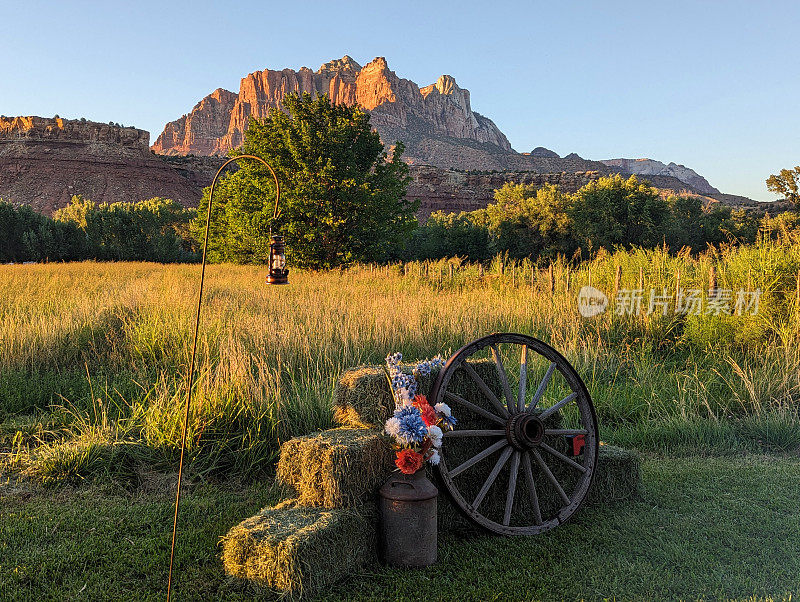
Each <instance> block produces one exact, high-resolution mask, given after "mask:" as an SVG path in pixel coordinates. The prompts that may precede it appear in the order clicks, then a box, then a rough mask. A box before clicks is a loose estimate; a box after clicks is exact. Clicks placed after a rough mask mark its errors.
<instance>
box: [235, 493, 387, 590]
mask: <svg viewBox="0 0 800 602" xmlns="http://www.w3.org/2000/svg"><path fill="white" fill-rule="evenodd" d="M375 542H376V513H375V511H374V508H373V507H372V506H371V505H370V506H369V507H362V508H358V509H354V508H349V509H335V510H326V509H323V508H308V507H304V506H300V505H299V504H298V503H297V500H288V501H286V502H283V503H281V504H278V505H277V506H274V507H270V508H264V509H263V510H261V511H260V512H259V513H258V514H256V515H255V516H251V517H250V518H248V519H246V520H244V521H242V522H241V523H239V524H238V525H237V526H235V527H233V528H232V529H231V530H230V531H229V532H228V534H227V535H226V536H225V537H224V538H223V542H222V560H223V564H224V567H225V571H226V572H227V573H228V574H229V575H231V576H234V577H238V578H240V579H248V580H250V581H253V582H255V583H256V584H258V585H261V586H263V587H267V588H270V589H272V590H274V591H276V592H277V593H280V594H282V595H287V596H290V597H292V598H299V597H301V596H302V597H305V596H311V595H314V594H315V593H318V592H320V591H322V590H324V589H326V588H328V587H330V586H332V585H333V584H334V583H336V582H337V581H340V580H341V579H343V578H345V577H347V576H350V575H352V574H353V573H355V572H358V571H359V570H360V569H361V568H362V567H364V566H366V565H369V564H372V563H374V562H375V561H376V558H377V556H376V543H375Z"/></svg>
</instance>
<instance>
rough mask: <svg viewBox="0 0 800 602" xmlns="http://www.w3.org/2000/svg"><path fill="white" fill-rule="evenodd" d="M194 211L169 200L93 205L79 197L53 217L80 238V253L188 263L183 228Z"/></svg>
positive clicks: (191, 256) (190, 257)
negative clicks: (74, 231) (82, 248)
mask: <svg viewBox="0 0 800 602" xmlns="http://www.w3.org/2000/svg"><path fill="white" fill-rule="evenodd" d="M194 216H195V211H194V210H192V209H185V208H184V207H183V206H182V205H180V204H179V203H176V202H175V201H172V200H170V199H163V198H153V199H149V200H146V201H138V202H135V203H102V204H100V205H97V204H96V203H93V202H92V201H90V200H88V199H84V198H83V197H80V196H74V197H72V201H71V202H70V204H69V205H67V206H66V207H64V208H63V209H60V210H59V211H57V212H56V213H55V214H54V219H55V221H56V222H57V223H61V224H69V225H72V226H73V227H74V228H76V229H77V230H78V231H79V232H80V233H81V234H82V237H83V241H82V242H83V244H84V247H85V248H84V250H83V254H84V256H85V257H87V258H92V259H100V260H106V261H158V262H162V263H167V262H174V261H191V260H193V259H195V255H194V254H193V253H192V252H191V250H190V248H188V245H187V244H186V241H185V238H186V237H187V236H188V233H187V232H186V231H185V229H186V225H187V224H188V223H189V221H190V220H191V219H192V218H193V217H194Z"/></svg>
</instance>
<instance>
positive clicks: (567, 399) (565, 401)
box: [539, 393, 578, 420]
mask: <svg viewBox="0 0 800 602" xmlns="http://www.w3.org/2000/svg"><path fill="white" fill-rule="evenodd" d="M576 397H578V394H577V393H570V394H569V395H567V396H566V397H565V398H564V399H562V400H561V401H559V402H558V403H557V404H555V405H553V406H552V407H549V408H547V409H546V410H545V411H544V412H542V413H541V414H539V419H540V420H545V419H546V418H547V417H549V416H550V415H551V414H553V413H554V412H558V411H559V410H560V409H561V408H563V407H564V406H565V405H567V404H568V403H569V402H570V401H572V400H573V399H575V398H576Z"/></svg>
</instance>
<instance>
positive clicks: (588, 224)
mask: <svg viewBox="0 0 800 602" xmlns="http://www.w3.org/2000/svg"><path fill="white" fill-rule="evenodd" d="M570 213H571V215H572V218H573V220H574V228H575V233H576V235H577V237H578V239H579V240H580V241H581V243H582V245H583V246H584V247H587V248H588V249H589V250H597V249H599V248H600V247H604V248H606V249H612V248H613V247H615V246H628V247H630V246H639V247H656V246H658V245H660V244H662V243H663V241H664V236H665V234H664V225H665V222H666V221H667V219H668V218H669V216H670V209H669V205H668V204H667V201H666V200H665V199H663V198H662V197H661V196H660V195H659V193H658V190H656V189H655V188H652V187H651V186H650V185H649V184H647V183H646V182H641V181H639V180H638V179H637V178H636V176H631V177H630V178H628V179H627V180H626V179H625V178H623V177H622V176H620V175H619V174H616V175H614V176H611V177H603V178H599V179H598V180H594V181H592V182H589V183H588V184H586V185H585V186H583V187H582V188H581V189H580V190H578V192H577V193H575V202H574V203H573V205H572V208H571V211H570Z"/></svg>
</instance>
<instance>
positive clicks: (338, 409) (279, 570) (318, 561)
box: [223, 362, 639, 597]
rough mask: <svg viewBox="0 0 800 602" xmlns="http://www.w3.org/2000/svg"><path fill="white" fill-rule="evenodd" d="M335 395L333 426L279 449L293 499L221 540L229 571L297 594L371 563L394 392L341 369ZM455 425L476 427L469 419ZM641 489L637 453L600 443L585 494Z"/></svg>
mask: <svg viewBox="0 0 800 602" xmlns="http://www.w3.org/2000/svg"><path fill="white" fill-rule="evenodd" d="M474 367H475V370H476V371H477V372H478V373H479V374H480V375H481V377H482V378H484V380H486V382H491V381H492V380H494V379H495V378H496V373H495V372H494V365H493V364H492V363H490V362H476V363H475V364H474ZM432 378H433V377H426V379H425V380H424V381H423V382H422V383H421V389H422V390H423V391H425V390H429V389H430V386H431V384H432V383H431V380H432ZM334 397H335V402H334V403H335V415H336V419H337V421H338V423H339V424H340V425H341V427H340V428H337V429H331V430H328V431H324V432H321V433H315V434H312V435H306V436H303V437H296V438H294V439H291V440H290V441H287V442H286V443H284V444H283V446H282V447H281V456H280V460H279V463H278V468H277V479H278V481H279V482H281V483H282V484H284V485H287V486H289V487H291V488H292V489H293V490H294V491H295V492H296V498H294V499H291V500H288V501H285V502H283V503H281V504H279V505H277V506H275V507H272V508H265V509H264V510H262V511H261V512H259V513H258V514H256V515H255V516H253V517H251V518H249V519H247V520H245V521H243V522H242V523H240V524H239V525H237V526H236V527H234V528H233V529H231V531H230V532H229V533H228V535H227V536H226V537H225V538H224V541H223V561H224V565H225V569H226V571H227V572H228V573H229V574H231V575H233V576H236V577H241V578H245V579H248V580H251V581H254V582H256V583H258V584H260V585H262V586H265V587H268V588H270V589H273V590H275V591H277V592H279V593H281V594H286V595H289V596H291V597H298V596H302V595H313V594H314V593H316V592H319V591H321V590H323V589H325V588H326V587H329V586H330V585H332V584H333V583H335V582H336V581H338V580H340V579H342V578H343V577H345V576H347V575H351V574H353V573H356V572H358V571H359V570H360V569H361V568H363V567H364V566H366V565H369V564H372V563H374V562H376V560H377V553H376V528H377V516H376V512H375V507H376V505H375V495H376V491H377V490H378V488H379V487H380V486H381V485H382V484H383V482H384V481H385V480H386V479H387V478H388V477H389V474H390V473H391V471H392V470H393V469H394V463H393V460H394V453H393V451H392V449H391V447H390V445H389V443H388V441H387V440H386V439H385V438H384V437H383V436H382V426H383V423H384V421H385V420H386V418H387V417H389V416H390V415H391V413H392V411H393V410H394V400H393V398H392V395H391V392H390V390H389V386H388V383H387V381H386V376H385V374H384V372H383V369H382V368H380V367H362V368H357V369H354V370H350V371H348V372H347V373H345V374H344V375H343V376H342V378H341V380H340V382H339V384H338V385H337V387H336V391H335V396H334ZM549 420H553V421H555V422H554V424H553V426H556V424H557V423H558V422H559V421H560V420H561V417H560V416H559V415H558V414H555V415H553V418H552V419H549ZM549 420H548V421H549ZM460 426H462V427H463V428H474V427H475V425H471V424H470V423H469V420H468V419H465V420H464V422H463V423H462V424H461V425H460ZM638 487H639V462H638V459H637V458H636V456H635V455H634V454H632V453H630V452H628V451H626V450H622V449H619V448H615V447H612V446H601V448H600V454H599V457H598V463H597V468H596V471H595V483H594V486H593V489H592V491H591V493H590V496H589V499H588V500H587V501H588V502H589V503H601V502H609V501H618V500H623V499H628V498H631V497H634V496H635V495H636V494H637V492H638ZM495 497H496V498H497V499H495ZM504 501H505V497H504V493H501V494H499V495H498V496H494V497H493V496H491V495H490V496H488V497H487V499H486V502H485V503H486V505H487V506H489V505H491V504H494V505H497V506H498V508H500V511H502V507H503V506H502V504H504ZM438 502H439V503H438V507H439V517H438V518H439V528H440V530H450V531H459V532H461V531H463V530H465V529H472V528H474V527H473V523H471V522H469V521H467V520H466V519H464V518H462V516H461V514H460V513H459V512H458V511H457V510H456V508H455V507H454V506H453V504H452V503H451V502H450V501H449V498H448V497H447V496H445V495H440V496H439V500H438Z"/></svg>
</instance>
